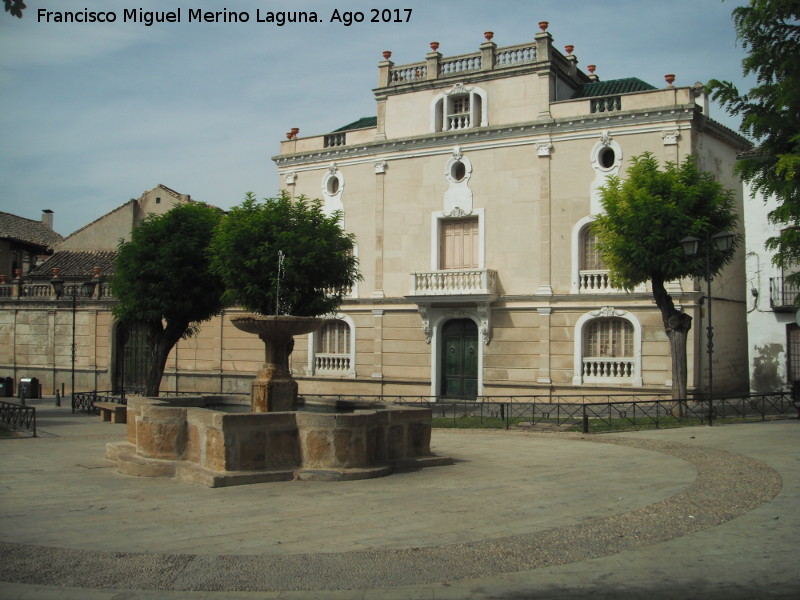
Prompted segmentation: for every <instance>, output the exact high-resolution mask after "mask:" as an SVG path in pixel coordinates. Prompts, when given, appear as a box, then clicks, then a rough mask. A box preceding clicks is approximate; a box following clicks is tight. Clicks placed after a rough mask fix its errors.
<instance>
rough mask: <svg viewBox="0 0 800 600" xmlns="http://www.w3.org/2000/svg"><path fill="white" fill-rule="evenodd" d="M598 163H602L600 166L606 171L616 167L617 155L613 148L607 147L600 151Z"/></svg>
mask: <svg viewBox="0 0 800 600" xmlns="http://www.w3.org/2000/svg"><path fill="white" fill-rule="evenodd" d="M597 159H598V161H599V162H600V166H601V167H602V168H604V169H610V168H611V167H613V166H614V163H615V162H616V161H617V155H616V153H615V152H614V149H613V148H609V147H605V148H603V149H602V150H600V154H599V155H598V157H597Z"/></svg>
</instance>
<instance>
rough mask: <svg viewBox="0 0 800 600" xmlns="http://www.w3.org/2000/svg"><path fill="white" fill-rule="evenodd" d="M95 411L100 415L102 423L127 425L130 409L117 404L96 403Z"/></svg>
mask: <svg viewBox="0 0 800 600" xmlns="http://www.w3.org/2000/svg"><path fill="white" fill-rule="evenodd" d="M94 407H95V409H96V410H97V411H98V412H99V413H100V420H101V421H110V422H111V423H127V421H128V419H127V417H128V407H127V406H125V405H124V404H117V403H115V402H95V403H94Z"/></svg>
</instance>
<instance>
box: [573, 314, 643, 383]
mask: <svg viewBox="0 0 800 600" xmlns="http://www.w3.org/2000/svg"><path fill="white" fill-rule="evenodd" d="M634 363H635V355H634V329H633V325H632V324H631V323H630V321H628V320H627V319H622V318H619V317H604V318H597V319H593V320H592V321H590V322H589V323H587V324H586V326H585V327H584V339H583V360H582V377H583V381H585V382H588V381H597V382H603V381H609V382H612V381H616V380H619V379H630V378H632V377H633V376H634Z"/></svg>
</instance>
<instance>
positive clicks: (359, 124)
mask: <svg viewBox="0 0 800 600" xmlns="http://www.w3.org/2000/svg"><path fill="white" fill-rule="evenodd" d="M377 125H378V117H361V118H360V119H359V120H358V121H353V122H352V123H350V124H348V125H345V126H344V127H339V129H336V130H334V131H332V132H331V133H339V132H340V131H350V130H352V129H365V128H367V127H376V126H377Z"/></svg>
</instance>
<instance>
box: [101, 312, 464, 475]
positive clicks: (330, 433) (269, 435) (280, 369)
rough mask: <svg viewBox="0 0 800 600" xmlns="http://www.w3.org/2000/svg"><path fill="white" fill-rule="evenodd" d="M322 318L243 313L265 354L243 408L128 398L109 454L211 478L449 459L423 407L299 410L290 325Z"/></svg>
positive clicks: (297, 330)
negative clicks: (439, 450)
mask: <svg viewBox="0 0 800 600" xmlns="http://www.w3.org/2000/svg"><path fill="white" fill-rule="evenodd" d="M324 321H325V320H324V319H319V318H313V317H292V316H286V315H276V316H263V315H245V316H241V317H234V318H232V319H231V322H232V323H233V324H234V325H235V326H236V327H237V328H239V329H241V330H242V331H246V332H248V333H254V334H256V335H258V336H259V338H261V340H262V341H263V342H264V347H265V362H264V365H263V367H262V368H261V370H260V371H259V372H258V374H257V375H256V378H255V380H254V381H253V387H252V393H251V397H250V406H249V408H250V412H245V413H241V412H238V411H234V412H231V410H230V409H231V408H232V407H234V406H236V402H235V400H233V399H232V398H230V397H225V396H223V395H198V396H195V397H181V398H137V397H131V398H129V400H128V409H127V441H125V442H116V443H111V444H108V445H107V448H106V456H107V457H108V458H110V459H111V460H114V461H116V463H117V469H118V470H119V472H120V473H124V474H126V475H138V476H143V477H174V478H176V479H180V480H183V481H188V482H192V483H198V484H202V485H206V486H209V487H221V486H230V485H242V484H248V483H262V482H268V481H284V480H291V479H297V480H326V481H333V480H352V479H366V478H371V477H381V476H384V475H389V474H390V473H392V472H393V471H395V470H396V469H398V468H419V467H427V466H438V465H449V464H452V459H451V458H449V457H439V456H435V455H434V454H433V453H432V452H431V449H430V440H431V417H432V411H431V409H429V408H415V407H408V406H392V405H386V404H381V403H377V402H376V403H367V404H360V405H358V404H352V403H349V404H348V403H346V402H345V403H343V402H341V401H339V402H337V403H336V404H335V405H331V406H330V407H329V408H328V410H326V411H323V412H313V411H298V398H297V382H296V381H295V380H294V378H293V377H292V375H291V372H290V371H289V365H288V357H289V353H290V348H291V344H292V342H293V337H294V336H295V335H301V334H305V333H310V332H312V331H316V330H317V329H319V328H320V327H321V326H322V324H323V323H324Z"/></svg>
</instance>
